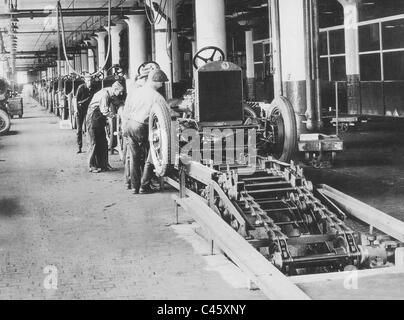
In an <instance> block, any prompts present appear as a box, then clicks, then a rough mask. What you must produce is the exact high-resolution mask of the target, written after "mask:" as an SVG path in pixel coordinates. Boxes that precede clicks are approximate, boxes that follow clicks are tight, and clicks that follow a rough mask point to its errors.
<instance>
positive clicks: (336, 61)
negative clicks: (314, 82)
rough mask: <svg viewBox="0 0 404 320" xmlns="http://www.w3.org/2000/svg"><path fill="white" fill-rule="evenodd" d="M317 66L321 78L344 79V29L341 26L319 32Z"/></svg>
mask: <svg viewBox="0 0 404 320" xmlns="http://www.w3.org/2000/svg"><path fill="white" fill-rule="evenodd" d="M328 44H329V45H328ZM319 68H320V79H321V80H326V81H327V80H328V81H346V67H345V31H344V28H343V27H341V28H338V29H333V30H328V31H321V32H320V62H319Z"/></svg>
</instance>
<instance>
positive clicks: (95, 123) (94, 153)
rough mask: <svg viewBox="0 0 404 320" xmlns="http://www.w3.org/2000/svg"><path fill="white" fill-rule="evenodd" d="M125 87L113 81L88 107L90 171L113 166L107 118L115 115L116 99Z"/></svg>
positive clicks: (96, 95) (105, 169)
mask: <svg viewBox="0 0 404 320" xmlns="http://www.w3.org/2000/svg"><path fill="white" fill-rule="evenodd" d="M123 91H124V87H123V85H122V84H121V83H119V81H116V82H114V83H113V85H112V87H108V88H104V89H101V90H100V91H98V92H97V93H96V94H95V95H94V97H93V99H92V100H91V103H90V105H89V107H88V112H87V119H86V123H87V130H88V134H89V137H90V145H91V146H90V155H89V160H88V163H89V167H90V172H92V173H98V172H101V171H110V170H111V169H112V168H111V166H110V165H109V163H108V141H107V136H106V131H105V126H106V124H107V118H114V117H115V113H114V110H115V106H114V105H113V103H114V102H115V101H116V100H117V99H114V98H116V97H119V96H120V95H121V94H123Z"/></svg>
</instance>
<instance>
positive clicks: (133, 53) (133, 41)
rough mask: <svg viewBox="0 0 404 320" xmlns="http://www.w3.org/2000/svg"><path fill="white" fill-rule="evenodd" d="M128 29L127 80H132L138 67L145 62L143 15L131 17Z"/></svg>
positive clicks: (128, 21)
mask: <svg viewBox="0 0 404 320" xmlns="http://www.w3.org/2000/svg"><path fill="white" fill-rule="evenodd" d="M126 23H127V24H128V28H129V37H128V38H129V78H131V79H134V78H135V77H136V75H137V69H138V68H139V66H140V65H141V64H142V63H143V62H145V61H146V60H147V50H146V25H145V16H144V15H131V16H129V19H128V20H126Z"/></svg>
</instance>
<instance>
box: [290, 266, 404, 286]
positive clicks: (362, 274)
mask: <svg viewBox="0 0 404 320" xmlns="http://www.w3.org/2000/svg"><path fill="white" fill-rule="evenodd" d="M403 273H404V269H403V268H402V267H388V268H378V269H366V270H357V271H355V276H357V277H358V279H361V278H366V277H373V276H378V275H384V274H403ZM352 275H353V271H344V272H331V273H321V274H309V275H303V276H292V277H289V279H290V281H292V282H293V283H294V284H304V283H314V282H323V281H333V280H344V279H346V278H347V277H350V276H352Z"/></svg>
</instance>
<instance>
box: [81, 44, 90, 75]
mask: <svg viewBox="0 0 404 320" xmlns="http://www.w3.org/2000/svg"><path fill="white" fill-rule="evenodd" d="M80 58H81V72H89V67H88V49H87V46H84V47H83V48H82V49H81V53H80Z"/></svg>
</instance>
